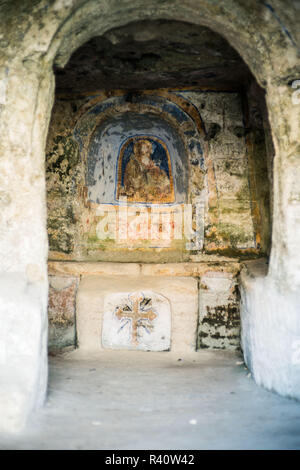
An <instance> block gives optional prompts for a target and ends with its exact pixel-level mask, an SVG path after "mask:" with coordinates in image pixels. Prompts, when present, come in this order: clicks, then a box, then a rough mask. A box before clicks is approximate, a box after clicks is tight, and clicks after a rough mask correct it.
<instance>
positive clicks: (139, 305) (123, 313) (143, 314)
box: [115, 292, 157, 345]
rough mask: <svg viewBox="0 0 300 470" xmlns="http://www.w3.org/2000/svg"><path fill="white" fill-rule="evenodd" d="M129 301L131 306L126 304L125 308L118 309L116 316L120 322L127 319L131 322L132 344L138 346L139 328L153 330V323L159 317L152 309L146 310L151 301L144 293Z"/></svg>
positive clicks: (133, 296) (135, 295)
mask: <svg viewBox="0 0 300 470" xmlns="http://www.w3.org/2000/svg"><path fill="white" fill-rule="evenodd" d="M129 299H130V303H131V305H130V304H126V305H125V306H124V307H118V308H117V310H116V312H115V315H116V316H117V318H119V319H120V320H121V319H127V320H129V321H131V328H132V343H133V344H134V345H137V344H138V328H139V327H140V326H143V327H144V328H146V329H147V328H150V329H151V327H152V325H151V322H152V321H153V320H154V319H155V318H156V317H157V315H156V313H155V312H154V311H153V310H152V309H151V308H150V309H148V310H145V307H146V306H147V305H148V304H149V303H150V302H151V299H146V298H145V297H144V295H143V294H142V293H140V292H139V293H136V294H132V295H130V297H129Z"/></svg>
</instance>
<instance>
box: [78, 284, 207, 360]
mask: <svg viewBox="0 0 300 470" xmlns="http://www.w3.org/2000/svg"><path fill="white" fill-rule="evenodd" d="M197 322H198V283H197V280H195V279H193V278H184V277H159V278H158V277H155V276H139V277H135V276H126V277H125V276H124V277H123V276H83V277H82V279H81V281H80V284H79V288H78V293H77V338H78V346H79V348H82V349H85V350H90V351H99V350H101V349H104V348H112V349H137V350H147V351H164V350H172V351H178V352H179V351H180V352H181V351H182V352H190V351H194V350H195V349H196V331H197Z"/></svg>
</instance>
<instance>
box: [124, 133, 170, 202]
mask: <svg viewBox="0 0 300 470" xmlns="http://www.w3.org/2000/svg"><path fill="white" fill-rule="evenodd" d="M121 197H127V201H128V202H135V203H150V204H151V203H152V204H163V203H172V202H174V184H173V178H172V169H171V161H170V155H169V152H168V149H167V146H166V145H165V143H164V142H162V140H161V139H157V138H154V137H148V136H142V137H140V136H139V137H133V138H129V139H127V141H126V142H125V143H124V144H123V146H122V147H121V150H120V155H119V159H118V179H117V199H120V198H121Z"/></svg>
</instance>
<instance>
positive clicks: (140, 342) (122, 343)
mask: <svg viewBox="0 0 300 470" xmlns="http://www.w3.org/2000/svg"><path fill="white" fill-rule="evenodd" d="M170 343H171V308H170V302H169V301H168V299H166V298H165V297H163V296H162V295H160V294H157V293H156V292H152V291H138V292H130V293H126V294H110V295H107V296H106V297H105V300H104V314H103V327H102V346H103V347H104V348H112V349H138V350H144V351H165V350H168V349H170Z"/></svg>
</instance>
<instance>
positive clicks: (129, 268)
mask: <svg viewBox="0 0 300 470" xmlns="http://www.w3.org/2000/svg"><path fill="white" fill-rule="evenodd" d="M240 267H241V264H240V262H238V261H236V260H235V261H230V262H226V263H225V264H222V265H220V263H217V262H205V261H203V262H199V263H165V264H162V263H160V264H146V263H143V264H142V263H101V262H94V263H89V262H82V261H78V262H77V261H72V262H67V261H49V263H48V274H49V275H51V276H73V277H74V276H75V277H80V276H85V275H97V276H99V275H105V276H116V275H117V276H122V275H124V276H141V275H143V276H180V277H200V276H203V275H204V274H205V273H206V272H207V271H218V272H220V271H223V272H229V273H232V274H235V275H236V274H238V272H239V271H240Z"/></svg>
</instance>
